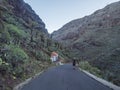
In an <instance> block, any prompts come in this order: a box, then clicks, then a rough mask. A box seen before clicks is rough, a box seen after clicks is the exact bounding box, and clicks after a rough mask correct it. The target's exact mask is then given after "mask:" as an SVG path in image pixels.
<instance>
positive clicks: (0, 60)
mask: <svg viewBox="0 0 120 90" xmlns="http://www.w3.org/2000/svg"><path fill="white" fill-rule="evenodd" d="M52 51H56V52H58V54H59V55H60V57H61V58H63V57H64V56H65V57H64V58H67V57H66V56H67V55H68V54H67V53H65V51H66V49H64V48H63V46H62V45H61V44H59V43H58V42H54V41H52V40H51V39H50V38H49V35H48V32H47V30H46V28H45V24H44V22H43V21H42V20H41V19H40V18H39V16H38V15H36V13H35V12H34V11H33V10H32V8H31V7H30V6H29V5H28V4H26V3H25V2H24V1H23V0H0V90H13V87H14V86H15V85H16V84H18V83H20V82H21V81H23V80H25V79H26V78H28V77H31V76H33V75H35V74H36V73H38V72H40V71H41V70H43V69H45V68H47V67H49V66H50V65H51V63H50V54H51V52H52Z"/></svg>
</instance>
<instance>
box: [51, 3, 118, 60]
mask: <svg viewBox="0 0 120 90" xmlns="http://www.w3.org/2000/svg"><path fill="white" fill-rule="evenodd" d="M119 26H120V2H116V3H112V4H110V5H108V6H106V7H105V8H103V9H100V10H98V11H96V12H94V13H93V14H92V15H89V16H85V17H83V18H81V19H77V20H73V21H71V22H69V23H67V24H66V25H64V26H63V27H62V28H60V29H59V30H58V31H55V32H53V33H52V38H53V39H54V40H57V41H59V42H62V43H63V44H64V45H65V46H67V47H68V46H69V47H72V48H73V49H77V50H78V51H79V53H80V56H83V57H84V56H87V57H90V59H91V58H92V56H93V55H99V54H100V53H102V52H106V51H107V52H109V51H110V50H112V49H114V48H118V47H119V46H120V43H119V42H117V41H119V38H120V35H119V33H120V27H119ZM105 47H106V48H108V49H106V48H105ZM82 52H84V53H82ZM96 52H97V54H96ZM95 57H96V56H95Z"/></svg>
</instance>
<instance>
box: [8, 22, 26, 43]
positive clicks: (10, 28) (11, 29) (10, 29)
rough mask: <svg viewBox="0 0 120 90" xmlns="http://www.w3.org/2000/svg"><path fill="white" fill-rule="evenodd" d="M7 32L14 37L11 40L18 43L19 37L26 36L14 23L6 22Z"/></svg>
mask: <svg viewBox="0 0 120 90" xmlns="http://www.w3.org/2000/svg"><path fill="white" fill-rule="evenodd" d="M7 28H8V32H9V33H10V36H12V37H14V40H13V42H14V43H18V42H19V41H20V40H21V39H24V38H26V37H27V34H26V33H25V31H23V30H21V29H20V28H18V27H17V26H15V25H12V24H8V25H7Z"/></svg>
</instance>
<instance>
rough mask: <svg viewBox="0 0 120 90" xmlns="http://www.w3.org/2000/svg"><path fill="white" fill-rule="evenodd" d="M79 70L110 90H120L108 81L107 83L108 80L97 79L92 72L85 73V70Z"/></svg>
mask: <svg viewBox="0 0 120 90" xmlns="http://www.w3.org/2000/svg"><path fill="white" fill-rule="evenodd" d="M79 69H80V70H81V71H82V72H84V73H85V74H87V75H88V76H90V77H91V78H93V79H95V80H97V81H99V82H100V83H102V84H104V85H105V86H108V87H110V88H111V89H113V90H120V87H119V86H117V85H114V84H113V83H111V82H108V81H106V80H104V79H102V78H99V77H97V76H95V75H93V74H91V73H90V72H88V71H85V70H83V69H81V68H79Z"/></svg>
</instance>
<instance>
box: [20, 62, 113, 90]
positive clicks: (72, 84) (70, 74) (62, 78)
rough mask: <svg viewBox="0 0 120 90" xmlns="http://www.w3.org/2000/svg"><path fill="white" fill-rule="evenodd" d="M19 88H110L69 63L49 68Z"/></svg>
mask: <svg viewBox="0 0 120 90" xmlns="http://www.w3.org/2000/svg"><path fill="white" fill-rule="evenodd" d="M21 90H112V89H110V88H109V87H107V86H104V85H103V84H101V83H100V82H98V81H96V80H94V79H92V78H91V77H89V76H87V75H86V74H85V73H83V72H82V71H80V70H79V69H75V70H74V69H73V66H72V65H71V64H66V65H62V66H58V67H54V68H50V69H49V70H47V71H46V72H44V73H42V74H41V75H40V76H38V77H37V78H35V79H34V80H32V81H31V82H30V83H28V84H26V85H25V86H23V88H22V89H21Z"/></svg>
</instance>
